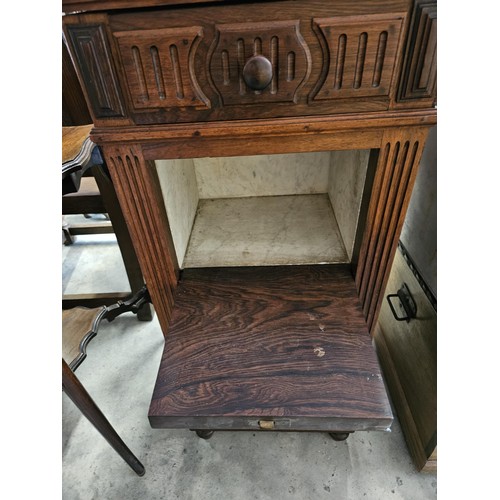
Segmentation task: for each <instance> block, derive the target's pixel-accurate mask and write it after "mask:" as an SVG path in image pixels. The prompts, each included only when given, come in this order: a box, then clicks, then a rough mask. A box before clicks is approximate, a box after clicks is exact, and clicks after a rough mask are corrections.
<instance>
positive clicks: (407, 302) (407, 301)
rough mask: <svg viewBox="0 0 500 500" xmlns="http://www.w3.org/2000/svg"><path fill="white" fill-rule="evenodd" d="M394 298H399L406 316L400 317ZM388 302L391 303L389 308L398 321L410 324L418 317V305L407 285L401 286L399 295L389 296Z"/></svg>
mask: <svg viewBox="0 0 500 500" xmlns="http://www.w3.org/2000/svg"><path fill="white" fill-rule="evenodd" d="M394 297H397V298H398V299H399V301H400V303H401V304H402V306H403V309H404V311H405V314H406V315H405V316H402V317H401V316H398V313H397V312H396V309H395V308H394V305H393V304H392V300H391V299H392V298H394ZM387 302H389V307H390V308H391V311H392V314H393V316H394V318H395V319H396V321H406V322H407V323H409V322H410V320H411V319H414V318H416V317H417V304H416V303H415V300H414V298H413V296H412V294H411V293H410V290H409V289H408V286H407V284H406V283H403V284H402V285H401V288H400V289H399V290H398V291H397V293H395V294H392V295H387Z"/></svg>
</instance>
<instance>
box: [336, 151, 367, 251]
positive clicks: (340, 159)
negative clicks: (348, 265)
mask: <svg viewBox="0 0 500 500" xmlns="http://www.w3.org/2000/svg"><path fill="white" fill-rule="evenodd" d="M369 155H370V151H369V150H353V151H332V152H331V164H330V179H329V188H328V194H329V196H330V201H331V204H332V207H333V211H334V212H335V216H336V218H337V222H338V227H339V230H340V234H341V235H342V239H343V241H344V245H345V249H346V251H347V255H348V256H349V259H352V253H353V247H354V240H355V237H356V228H357V225H358V218H359V210H360V207H361V198H362V195H363V189H364V184H365V178H366V170H367V168H368V158H369Z"/></svg>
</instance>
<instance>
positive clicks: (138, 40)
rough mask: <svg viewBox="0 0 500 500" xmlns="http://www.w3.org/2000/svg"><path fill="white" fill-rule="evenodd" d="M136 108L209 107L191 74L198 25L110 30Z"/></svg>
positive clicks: (197, 37) (193, 67) (198, 38)
mask: <svg viewBox="0 0 500 500" xmlns="http://www.w3.org/2000/svg"><path fill="white" fill-rule="evenodd" d="M114 36H115V37H116V39H117V41H118V46H119V47H120V54H121V58H122V62H123V67H124V70H125V74H126V78H127V84H128V90H129V92H130V95H131V99H132V104H133V106H134V107H135V108H136V109H147V108H155V107H157V108H169V107H185V106H187V107H210V101H209V100H208V98H207V97H206V96H205V94H204V93H203V91H202V90H201V88H200V85H199V83H198V81H197V78H196V74H195V65H194V61H195V54H196V49H197V47H198V45H199V43H200V41H201V38H202V37H203V29H202V28H201V27H200V26H188V27H183V28H171V29H168V28H165V29H158V30H133V31H124V32H117V33H114Z"/></svg>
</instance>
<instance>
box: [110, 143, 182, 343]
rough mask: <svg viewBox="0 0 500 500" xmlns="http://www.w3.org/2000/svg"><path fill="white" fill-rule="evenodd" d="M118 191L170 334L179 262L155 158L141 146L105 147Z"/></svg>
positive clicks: (164, 327)
mask: <svg viewBox="0 0 500 500" xmlns="http://www.w3.org/2000/svg"><path fill="white" fill-rule="evenodd" d="M103 151H104V156H105V159H106V163H107V165H108V168H109V171H110V174H111V177H112V180H113V184H114V185H115V188H116V194H117V196H118V199H119V201H120V206H121V208H122V211H123V215H124V218H125V221H126V222H127V226H128V228H129V230H130V234H131V236H132V239H133V242H134V248H135V251H136V253H137V257H138V260H139V264H140V266H141V270H142V273H143V275H144V279H145V282H146V285H147V287H148V291H149V294H150V296H151V299H152V302H153V305H154V307H155V310H156V312H157V314H158V319H159V321H160V324H161V327H162V331H163V333H164V334H166V332H167V330H168V323H169V321H170V317H171V313H172V305H173V290H174V288H175V287H176V284H177V273H178V264H177V258H176V256H175V251H174V247H173V242H172V236H171V233H170V227H169V225H168V220H167V215H166V211H165V205H164V202H163V198H162V195H161V191H160V185H159V182H158V179H157V173H156V168H155V165H154V162H151V161H146V160H144V157H143V155H142V151H141V148H140V146H138V145H130V146H105V147H104V148H103Z"/></svg>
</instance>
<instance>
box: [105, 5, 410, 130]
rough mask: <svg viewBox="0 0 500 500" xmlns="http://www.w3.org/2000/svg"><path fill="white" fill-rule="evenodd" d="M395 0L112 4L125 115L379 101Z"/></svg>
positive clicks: (319, 107)
mask: <svg viewBox="0 0 500 500" xmlns="http://www.w3.org/2000/svg"><path fill="white" fill-rule="evenodd" d="M401 3H402V2H388V5H389V7H390V9H388V12H382V13H381V12H380V10H381V9H380V6H378V8H377V12H376V13H375V12H371V11H370V2H364V3H361V4H360V6H359V8H358V9H359V12H360V14H356V15H352V6H350V5H349V6H345V5H344V4H345V2H332V3H330V2H318V1H309V2H300V3H296V2H266V3H263V4H251V5H248V4H247V5H245V4H243V5H224V6H212V7H207V6H205V7H194V8H185V9H182V10H175V9H173V10H172V9H161V10H154V11H143V12H134V13H126V14H122V13H117V14H112V15H110V16H109V26H110V28H111V30H110V31H111V33H112V35H111V38H112V40H111V44H112V46H113V51H112V52H113V53H114V54H115V56H114V57H115V67H116V68H117V73H118V79H119V80H120V82H121V87H122V90H123V95H124V99H125V100H126V107H127V108H128V110H129V115H130V117H131V118H132V120H133V121H134V122H135V123H136V124H148V123H151V124H153V123H172V122H191V121H207V120H232V119H245V118H248V119H254V118H270V117H283V116H300V115H304V114H309V115H310V114H313V115H316V114H331V113H348V112H353V111H376V110H385V109H388V107H389V100H390V99H389V97H390V94H391V91H392V88H393V86H394V84H395V82H394V80H395V78H394V74H395V68H396V60H397V56H398V53H399V51H400V46H401V39H402V27H403V22H404V17H405V13H404V10H403V9H402V8H401V10H400V11H398V10H396V11H394V6H395V5H394V4H401ZM365 5H366V7H365ZM349 14H350V15H349ZM361 14H362V15H361Z"/></svg>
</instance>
